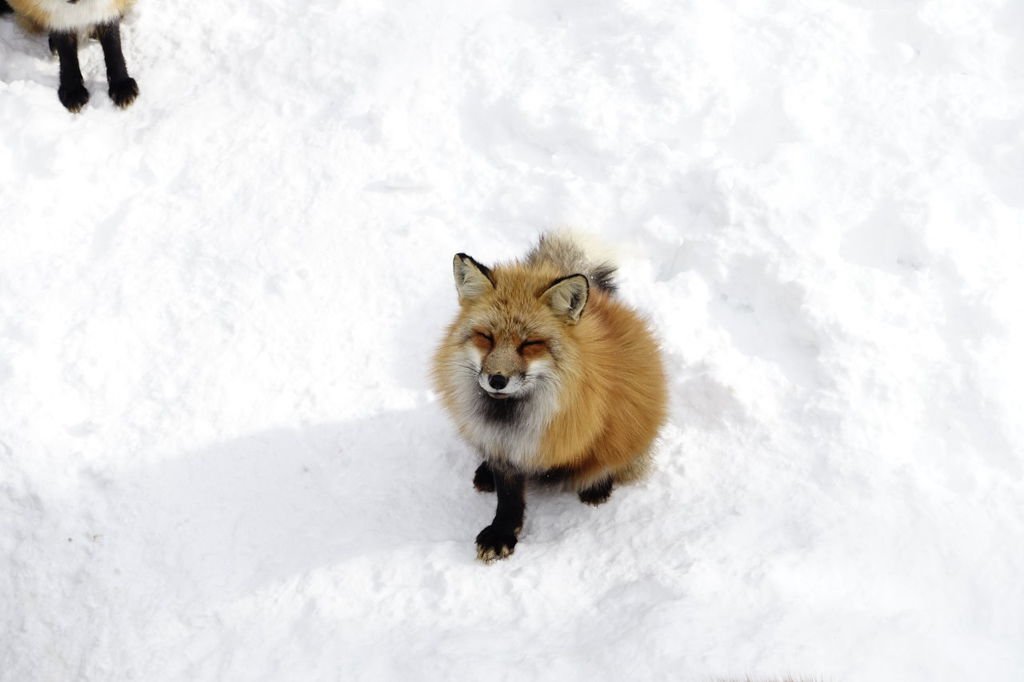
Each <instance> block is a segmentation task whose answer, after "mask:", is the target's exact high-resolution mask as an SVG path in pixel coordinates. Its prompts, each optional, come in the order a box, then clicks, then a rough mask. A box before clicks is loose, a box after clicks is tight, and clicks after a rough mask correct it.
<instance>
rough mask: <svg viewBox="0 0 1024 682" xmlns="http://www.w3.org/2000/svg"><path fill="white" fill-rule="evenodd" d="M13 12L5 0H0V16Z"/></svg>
mask: <svg viewBox="0 0 1024 682" xmlns="http://www.w3.org/2000/svg"><path fill="white" fill-rule="evenodd" d="M13 11H14V10H13V9H11V6H10V5H8V4H7V2H6V0H0V14H10V13H11V12H13Z"/></svg>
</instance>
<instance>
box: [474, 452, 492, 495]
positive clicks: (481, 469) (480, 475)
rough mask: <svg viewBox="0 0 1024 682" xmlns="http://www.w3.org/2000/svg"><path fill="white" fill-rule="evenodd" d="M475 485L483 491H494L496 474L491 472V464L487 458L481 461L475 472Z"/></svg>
mask: <svg viewBox="0 0 1024 682" xmlns="http://www.w3.org/2000/svg"><path fill="white" fill-rule="evenodd" d="M473 487H474V488H476V489H477V490H479V491H480V492H482V493H493V492H494V474H493V473H491V465H490V464H488V463H487V460H484V461H483V462H481V464H480V466H478V467H477V468H476V472H474V474H473Z"/></svg>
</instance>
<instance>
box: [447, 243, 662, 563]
mask: <svg viewBox="0 0 1024 682" xmlns="http://www.w3.org/2000/svg"><path fill="white" fill-rule="evenodd" d="M453 266H454V271H455V287H456V290H457V291H458V297H459V313H458V316H457V317H456V319H455V321H454V322H453V323H452V324H451V326H449V327H448V330H447V334H446V336H445V338H444V340H443V341H442V342H441V345H440V347H439V348H438V350H437V352H436V354H435V356H434V366H433V376H434V383H435V386H436V388H437V390H438V392H439V394H440V396H441V400H442V402H443V404H444V406H445V408H446V409H447V410H448V412H449V413H450V414H451V416H452V417H453V419H454V420H455V423H456V425H457V426H458V428H459V431H460V433H461V435H462V436H463V437H464V438H465V439H466V440H467V441H468V442H469V443H470V445H472V446H473V447H474V448H475V449H476V450H477V451H478V452H479V454H480V455H481V457H482V458H483V463H482V464H480V466H479V467H478V468H477V470H476V474H475V475H474V478H473V483H474V485H475V486H476V487H477V489H479V490H482V491H486V492H490V491H495V492H497V498H498V507H497V511H496V513H495V516H494V521H493V522H492V523H491V525H489V526H487V527H486V528H484V529H483V530H482V531H481V532H480V534H479V535H478V536H477V538H476V546H477V557H478V558H479V559H481V560H483V561H485V562H490V561H493V560H494V559H501V558H505V557H507V556H509V555H510V554H512V552H513V551H514V549H515V546H516V542H517V539H518V535H519V532H520V529H521V526H522V522H523V514H524V511H525V508H526V503H525V497H524V496H525V484H526V480H527V478H531V479H540V480H546V481H560V482H565V483H567V484H568V485H569V486H570V487H572V488H573V489H575V490H576V491H577V493H578V495H579V498H580V500H581V501H583V502H585V503H588V504H593V505H596V504H600V503H602V502H604V501H606V500H607V499H608V497H609V495H610V494H611V491H612V485H613V483H616V482H622V481H627V480H631V479H633V478H636V477H637V476H638V475H639V474H641V473H642V472H643V471H644V470H645V468H646V463H647V460H648V457H649V452H650V449H651V445H652V443H653V442H654V439H655V437H656V436H657V433H658V430H659V428H660V427H661V425H662V423H663V422H664V420H665V416H666V402H667V391H666V387H665V375H664V370H663V368H662V360H661V353H660V351H659V349H658V344H657V343H656V342H655V340H654V338H653V337H652V335H651V332H650V331H649V330H648V328H647V325H646V324H645V322H644V320H643V319H642V318H641V317H640V316H639V315H638V314H637V313H635V312H634V311H633V310H631V309H630V308H628V307H627V306H625V305H624V304H622V303H621V302H619V301H618V300H617V299H616V298H615V284H614V281H613V276H614V274H615V269H614V267H612V266H610V265H608V264H605V263H592V262H590V260H589V259H588V257H587V256H586V254H585V252H584V251H583V249H582V247H581V246H579V245H578V243H577V242H576V241H575V240H573V239H572V238H571V237H567V236H561V235H559V236H551V235H546V236H544V237H542V238H541V239H540V242H539V243H538V244H537V246H536V247H534V248H533V250H531V251H530V253H529V254H527V256H526V258H525V260H522V261H514V262H512V263H508V264H504V265H498V266H495V267H494V268H488V267H485V266H483V265H481V264H480V263H478V262H477V261H475V260H473V259H472V258H470V257H469V256H467V255H466V254H464V253H460V254H458V255H456V256H455V260H454V263H453Z"/></svg>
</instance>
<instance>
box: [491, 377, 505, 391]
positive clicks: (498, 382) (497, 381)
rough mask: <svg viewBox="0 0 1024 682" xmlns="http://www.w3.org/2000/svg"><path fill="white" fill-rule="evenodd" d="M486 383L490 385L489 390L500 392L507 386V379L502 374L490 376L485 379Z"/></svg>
mask: <svg viewBox="0 0 1024 682" xmlns="http://www.w3.org/2000/svg"><path fill="white" fill-rule="evenodd" d="M487 383H489V384H490V385H491V388H493V389H494V390H495V391H500V390H501V389H503V388H505V387H506V386H508V377H507V376H504V375H502V374H492V375H491V376H489V377H487Z"/></svg>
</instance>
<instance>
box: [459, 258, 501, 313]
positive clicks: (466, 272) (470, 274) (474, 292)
mask: <svg viewBox="0 0 1024 682" xmlns="http://www.w3.org/2000/svg"><path fill="white" fill-rule="evenodd" d="M452 270H453V271H454V273H455V289H456V291H458V292H459V302H460V303H461V302H463V301H470V300H472V299H474V298H476V297H477V296H479V295H480V294H482V293H484V292H486V291H488V290H489V289H493V288H494V278H493V276H492V275H491V270H490V268H488V267H486V266H484V265H480V264H479V263H477V262H476V261H475V260H473V259H472V258H470V257H469V256H467V255H466V254H464V253H459V254H456V255H455V259H454V260H453V261H452Z"/></svg>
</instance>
